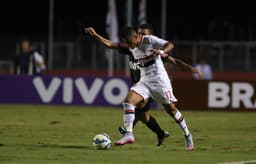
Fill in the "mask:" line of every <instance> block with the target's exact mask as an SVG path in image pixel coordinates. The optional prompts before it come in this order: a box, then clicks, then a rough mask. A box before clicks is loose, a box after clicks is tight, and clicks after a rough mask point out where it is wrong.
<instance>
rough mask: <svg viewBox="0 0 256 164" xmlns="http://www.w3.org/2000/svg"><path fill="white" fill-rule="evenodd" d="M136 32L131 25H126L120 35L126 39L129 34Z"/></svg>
mask: <svg viewBox="0 0 256 164" xmlns="http://www.w3.org/2000/svg"><path fill="white" fill-rule="evenodd" d="M134 33H136V31H135V30H134V29H133V28H132V27H131V26H125V27H123V28H122V30H121V34H120V36H121V38H122V39H126V38H127V36H129V35H132V34H134Z"/></svg>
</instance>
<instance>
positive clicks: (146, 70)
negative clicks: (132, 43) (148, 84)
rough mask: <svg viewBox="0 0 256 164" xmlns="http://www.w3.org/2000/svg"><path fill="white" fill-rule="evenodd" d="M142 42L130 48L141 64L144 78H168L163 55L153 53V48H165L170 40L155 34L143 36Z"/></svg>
mask: <svg viewBox="0 0 256 164" xmlns="http://www.w3.org/2000/svg"><path fill="white" fill-rule="evenodd" d="M140 39H141V42H140V44H139V45H138V46H137V47H135V48H133V49H130V51H131V52H132V54H133V56H134V59H135V61H136V62H137V63H138V64H139V66H140V70H141V79H142V80H153V79H159V77H162V78H164V79H166V80H167V79H168V81H169V78H168V74H167V72H166V70H165V68H164V65H163V62H162V60H161V56H160V55H158V56H155V57H154V56H153V55H151V54H152V52H151V51H150V50H151V49H163V48H164V47H165V46H166V44H167V43H168V41H166V40H163V39H160V38H158V37H156V36H153V35H145V36H142V37H141V38H140Z"/></svg>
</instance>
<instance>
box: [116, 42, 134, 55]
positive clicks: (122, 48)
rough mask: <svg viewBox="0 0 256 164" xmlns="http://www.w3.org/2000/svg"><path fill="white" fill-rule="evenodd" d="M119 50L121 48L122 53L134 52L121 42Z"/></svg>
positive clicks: (129, 53)
mask: <svg viewBox="0 0 256 164" xmlns="http://www.w3.org/2000/svg"><path fill="white" fill-rule="evenodd" d="M118 50H119V53H121V54H126V55H131V54H132V53H131V51H130V50H129V47H128V45H126V44H125V43H119V44H118Z"/></svg>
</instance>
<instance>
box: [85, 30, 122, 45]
mask: <svg viewBox="0 0 256 164" xmlns="http://www.w3.org/2000/svg"><path fill="white" fill-rule="evenodd" d="M84 31H85V33H88V34H90V35H91V36H92V37H94V38H95V39H97V40H98V41H99V42H100V43H102V44H103V45H105V46H106V47H108V48H112V49H118V48H119V46H118V43H113V42H112V41H111V40H108V39H106V38H104V37H102V36H101V35H99V34H98V33H96V31H95V30H94V28H92V27H87V28H84Z"/></svg>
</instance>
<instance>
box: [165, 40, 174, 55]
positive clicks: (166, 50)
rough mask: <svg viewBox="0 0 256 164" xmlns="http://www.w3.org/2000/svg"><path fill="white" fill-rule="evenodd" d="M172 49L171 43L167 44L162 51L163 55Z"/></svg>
mask: <svg viewBox="0 0 256 164" xmlns="http://www.w3.org/2000/svg"><path fill="white" fill-rule="evenodd" d="M173 48H174V45H173V44H172V43H171V42H168V43H167V44H166V45H165V47H164V49H163V53H168V52H170V51H171V50H172V49H173Z"/></svg>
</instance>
